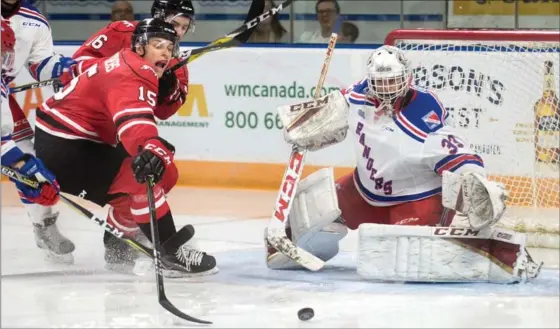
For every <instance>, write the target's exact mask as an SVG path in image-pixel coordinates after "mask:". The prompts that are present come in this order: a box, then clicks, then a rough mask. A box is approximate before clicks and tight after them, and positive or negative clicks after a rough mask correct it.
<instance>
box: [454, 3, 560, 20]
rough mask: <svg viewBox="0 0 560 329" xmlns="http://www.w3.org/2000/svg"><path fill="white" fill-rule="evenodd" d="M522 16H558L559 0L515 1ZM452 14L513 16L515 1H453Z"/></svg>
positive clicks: (559, 11) (559, 9) (559, 13)
mask: <svg viewBox="0 0 560 329" xmlns="http://www.w3.org/2000/svg"><path fill="white" fill-rule="evenodd" d="M517 1H518V4H517V6H518V8H517V10H518V13H519V15H522V16H558V15H560V0H517ZM453 14H454V15H463V16H483V15H514V14H515V0H467V1H465V0H454V1H453Z"/></svg>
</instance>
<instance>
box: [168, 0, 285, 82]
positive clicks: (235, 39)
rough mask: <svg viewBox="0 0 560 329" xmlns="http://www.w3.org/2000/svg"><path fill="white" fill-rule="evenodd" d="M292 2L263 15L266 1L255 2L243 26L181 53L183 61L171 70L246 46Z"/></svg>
mask: <svg viewBox="0 0 560 329" xmlns="http://www.w3.org/2000/svg"><path fill="white" fill-rule="evenodd" d="M292 2H294V0H286V1H284V2H282V3H281V4H279V5H278V6H276V7H274V8H272V9H270V10H269V11H267V12H265V13H263V10H264V0H253V2H252V3H251V7H250V8H249V13H248V14H247V20H246V21H245V23H244V24H243V25H241V26H240V27H238V28H237V29H235V30H233V31H231V32H230V33H229V34H226V35H225V36H223V37H221V38H219V39H217V40H214V41H212V42H211V43H210V44H208V45H207V46H204V47H201V48H195V49H189V50H186V51H183V52H182V53H181V58H182V59H181V61H180V62H179V63H177V64H175V65H174V66H172V67H171V68H170V70H172V71H175V70H177V69H178V68H180V67H181V66H183V65H185V64H188V63H190V62H192V61H194V60H195V59H197V58H199V57H200V56H202V55H204V54H207V53H209V52H212V51H215V50H220V49H227V48H232V47H237V46H240V45H242V44H244V43H245V42H247V40H249V37H250V36H251V34H252V33H253V31H254V28H255V27H256V26H257V25H259V24H260V23H261V22H262V21H264V20H265V19H267V18H269V17H271V16H274V15H276V14H278V13H279V12H280V11H282V10H283V9H284V8H287V7H288V6H289V5H291V4H292Z"/></svg>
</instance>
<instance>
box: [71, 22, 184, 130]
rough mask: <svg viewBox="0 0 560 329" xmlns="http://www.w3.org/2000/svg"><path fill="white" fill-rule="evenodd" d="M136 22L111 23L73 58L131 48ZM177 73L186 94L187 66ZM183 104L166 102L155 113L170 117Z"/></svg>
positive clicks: (93, 56)
mask: <svg viewBox="0 0 560 329" xmlns="http://www.w3.org/2000/svg"><path fill="white" fill-rule="evenodd" d="M136 24H138V22H129V21H117V22H112V23H110V24H109V25H107V26H106V27H104V28H102V29H101V30H99V31H98V32H97V33H95V34H94V35H93V36H91V38H89V39H88V40H87V41H86V42H85V43H84V44H83V45H82V46H81V47H80V48H78V50H76V52H75V53H74V55H73V56H72V58H73V59H74V60H76V61H83V60H88V59H92V58H104V57H109V56H112V55H113V54H115V53H116V52H118V51H120V50H121V49H131V44H132V32H134V28H136ZM177 62H178V60H177V59H173V60H171V61H170V62H169V66H168V67H171V66H173V65H175V64H176V63H177ZM175 74H176V75H177V79H178V80H179V83H180V88H181V89H182V90H183V92H184V93H185V96H186V95H187V93H188V85H189V72H188V69H187V66H186V65H184V66H183V67H181V68H180V69H178V70H176V71H175ZM181 105H183V103H182V102H181V100H178V101H176V102H174V103H167V102H165V103H164V104H161V105H158V106H156V108H155V115H156V117H157V118H158V119H160V120H165V119H168V118H169V117H171V116H172V115H173V114H175V113H176V112H177V111H178V110H179V109H180V108H181Z"/></svg>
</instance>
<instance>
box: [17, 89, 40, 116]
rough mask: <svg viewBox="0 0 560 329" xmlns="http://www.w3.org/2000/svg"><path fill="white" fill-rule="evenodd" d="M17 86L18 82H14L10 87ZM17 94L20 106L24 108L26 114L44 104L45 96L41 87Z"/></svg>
mask: <svg viewBox="0 0 560 329" xmlns="http://www.w3.org/2000/svg"><path fill="white" fill-rule="evenodd" d="M15 86H16V84H15V83H13V82H12V83H11V84H10V87H12V88H13V87H15ZM22 94H23V97H22ZM15 95H16V100H17V101H18V104H19V106H20V107H21V109H22V110H23V113H25V116H27V115H28V114H29V111H31V110H35V109H36V108H38V107H39V106H41V104H43V99H44V97H43V92H42V90H41V88H34V89H29V90H26V91H25V92H21V93H18V94H15Z"/></svg>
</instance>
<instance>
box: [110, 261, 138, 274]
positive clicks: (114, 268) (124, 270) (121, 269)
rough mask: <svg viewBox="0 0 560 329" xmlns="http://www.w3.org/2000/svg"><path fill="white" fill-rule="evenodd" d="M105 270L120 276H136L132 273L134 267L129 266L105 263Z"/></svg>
mask: <svg viewBox="0 0 560 329" xmlns="http://www.w3.org/2000/svg"><path fill="white" fill-rule="evenodd" d="M105 269H106V270H108V271H111V272H116V273H120V274H136V273H134V266H133V265H131V264H111V263H105Z"/></svg>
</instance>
